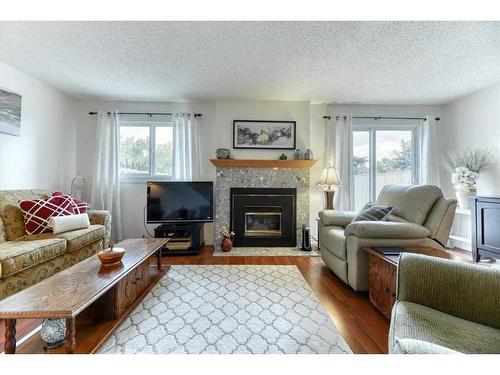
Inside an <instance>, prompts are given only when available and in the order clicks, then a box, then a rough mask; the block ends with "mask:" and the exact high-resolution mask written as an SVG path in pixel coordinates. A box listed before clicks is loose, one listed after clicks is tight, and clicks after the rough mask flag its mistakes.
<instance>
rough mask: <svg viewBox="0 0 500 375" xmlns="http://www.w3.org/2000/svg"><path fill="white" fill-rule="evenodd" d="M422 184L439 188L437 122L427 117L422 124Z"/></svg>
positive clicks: (433, 118) (432, 117) (431, 117)
mask: <svg viewBox="0 0 500 375" xmlns="http://www.w3.org/2000/svg"><path fill="white" fill-rule="evenodd" d="M420 131H421V134H420V139H421V142H420V183H421V184H432V185H438V186H439V162H438V155H437V143H436V120H435V117H434V116H427V117H426V118H425V120H422V121H421V124H420Z"/></svg>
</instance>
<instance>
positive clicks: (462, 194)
mask: <svg viewBox="0 0 500 375" xmlns="http://www.w3.org/2000/svg"><path fill="white" fill-rule="evenodd" d="M492 162H493V148H489V149H484V150H471V149H470V148H468V149H466V150H465V151H464V152H463V153H457V152H447V153H445V155H444V159H443V165H444V166H445V167H446V168H447V169H448V170H449V171H450V172H451V182H452V183H453V189H455V195H456V197H457V200H458V207H459V208H461V209H469V208H470V203H469V197H471V196H475V195H476V192H477V190H476V183H477V180H478V179H479V176H480V175H481V173H483V172H484V171H485V170H486V169H488V168H489V167H490V166H491V164H492Z"/></svg>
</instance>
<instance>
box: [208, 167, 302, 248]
mask: <svg viewBox="0 0 500 375" xmlns="http://www.w3.org/2000/svg"><path fill="white" fill-rule="evenodd" d="M231 188H295V189H296V190H297V220H296V233H297V236H296V240H297V246H299V245H300V241H301V230H300V227H301V225H302V224H306V225H309V170H308V169H300V168H279V169H273V168H217V174H216V182H215V222H214V230H215V236H214V238H215V247H216V249H217V248H218V247H219V246H220V242H221V240H222V235H221V228H222V226H227V227H229V225H230V205H231V202H230V189H231Z"/></svg>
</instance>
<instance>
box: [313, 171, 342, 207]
mask: <svg viewBox="0 0 500 375" xmlns="http://www.w3.org/2000/svg"><path fill="white" fill-rule="evenodd" d="M316 185H320V186H325V189H324V192H325V210H333V209H334V208H333V198H334V196H335V189H333V188H332V186H340V179H339V175H338V173H337V168H334V167H326V168H323V172H321V177H320V178H319V181H318V182H317V183H316Z"/></svg>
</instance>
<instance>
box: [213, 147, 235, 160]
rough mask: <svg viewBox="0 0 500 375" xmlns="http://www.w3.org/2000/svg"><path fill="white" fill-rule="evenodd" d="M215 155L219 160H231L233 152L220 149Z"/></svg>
mask: <svg viewBox="0 0 500 375" xmlns="http://www.w3.org/2000/svg"><path fill="white" fill-rule="evenodd" d="M215 155H216V156H217V159H229V157H230V156H231V151H229V150H228V149H227V148H218V149H217V150H216V151H215Z"/></svg>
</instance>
